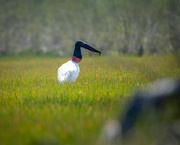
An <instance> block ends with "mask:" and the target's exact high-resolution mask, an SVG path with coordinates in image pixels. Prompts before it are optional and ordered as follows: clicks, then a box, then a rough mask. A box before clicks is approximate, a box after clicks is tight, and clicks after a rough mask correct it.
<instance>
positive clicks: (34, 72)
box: [0, 56, 180, 145]
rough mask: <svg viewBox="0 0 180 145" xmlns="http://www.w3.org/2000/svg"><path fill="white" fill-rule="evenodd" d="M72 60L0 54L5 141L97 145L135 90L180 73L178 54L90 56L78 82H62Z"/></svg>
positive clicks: (0, 120) (0, 118)
mask: <svg viewBox="0 0 180 145" xmlns="http://www.w3.org/2000/svg"><path fill="white" fill-rule="evenodd" d="M69 59H70V58H69ZM67 60H68V58H67V59H66V58H64V59H62V58H61V59H60V58H50V57H35V58H34V57H33V58H31V57H13V58H12V57H1V58H0V69H1V71H0V144H1V145H12V144H18V145H94V144H96V143H97V141H98V139H99V136H100V132H101V130H102V128H103V126H104V124H105V122H106V121H107V120H108V119H112V118H117V117H118V116H119V114H121V108H122V107H124V106H125V104H126V103H125V102H126V101H127V100H128V99H131V97H130V95H131V94H134V91H135V90H137V89H138V88H143V87H145V84H146V83H149V82H151V81H154V80H158V79H161V78H165V77H171V78H179V77H180V76H179V75H180V69H179V67H178V64H177V63H176V60H175V59H174V57H173V56H166V57H165V56H150V57H142V58H139V57H132V56H131V57H113V58H112V57H91V58H90V57H86V58H84V59H83V61H82V62H81V63H80V69H81V72H80V75H79V77H78V79H77V81H76V83H66V84H63V85H62V84H59V83H57V69H58V67H59V66H60V65H61V64H62V63H64V62H66V61H67ZM148 126H150V125H148ZM150 127H151V126H150ZM148 137H149V136H148ZM134 143H135V142H134ZM145 144H148V142H147V143H145Z"/></svg>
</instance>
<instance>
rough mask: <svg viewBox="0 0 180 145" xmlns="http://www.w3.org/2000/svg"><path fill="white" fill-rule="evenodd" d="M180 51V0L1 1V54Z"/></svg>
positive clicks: (65, 54) (141, 53) (139, 53)
mask: <svg viewBox="0 0 180 145" xmlns="http://www.w3.org/2000/svg"><path fill="white" fill-rule="evenodd" d="M79 39H80V40H83V41H85V42H87V43H89V44H91V45H92V46H94V47H95V48H97V49H99V50H101V51H102V52H103V54H107V53H108V54H113V53H116V54H117V53H123V54H137V55H143V54H144V53H145V54H152V53H167V52H178V51H179V48H180V0H87V1H86V0H0V53H1V54H2V55H4V54H9V53H13V54H14V53H15V54H18V53H29V52H35V53H37V52H38V53H50V52H53V53H56V54H58V55H61V56H69V55H72V53H73V47H74V43H75V41H76V40H79Z"/></svg>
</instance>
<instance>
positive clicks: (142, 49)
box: [138, 45, 144, 56]
mask: <svg viewBox="0 0 180 145" xmlns="http://www.w3.org/2000/svg"><path fill="white" fill-rule="evenodd" d="M143 54H144V48H143V46H142V45H141V47H140V48H139V51H138V56H143Z"/></svg>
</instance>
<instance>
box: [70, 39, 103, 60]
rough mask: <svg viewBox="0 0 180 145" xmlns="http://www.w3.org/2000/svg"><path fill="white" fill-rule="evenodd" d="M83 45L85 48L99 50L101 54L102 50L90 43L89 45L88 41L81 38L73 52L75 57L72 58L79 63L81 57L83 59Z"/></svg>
mask: <svg viewBox="0 0 180 145" xmlns="http://www.w3.org/2000/svg"><path fill="white" fill-rule="evenodd" d="M81 47H83V48H85V49H88V50H90V51H93V52H97V53H99V54H101V52H100V51H98V50H96V49H94V48H93V47H91V46H90V45H88V44H86V43H84V42H82V41H80V40H79V41H77V42H76V43H75V48H74V53H73V58H72V60H73V61H75V62H77V63H79V62H80V61H81V59H82V54H81V49H80V48H81Z"/></svg>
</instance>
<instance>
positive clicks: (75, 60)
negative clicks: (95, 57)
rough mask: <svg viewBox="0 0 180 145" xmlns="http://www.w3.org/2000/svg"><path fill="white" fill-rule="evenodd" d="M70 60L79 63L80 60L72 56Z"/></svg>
mask: <svg viewBox="0 0 180 145" xmlns="http://www.w3.org/2000/svg"><path fill="white" fill-rule="evenodd" d="M72 61H74V62H76V63H79V62H80V61H81V59H80V58H77V57H75V56H73V57H72Z"/></svg>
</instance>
